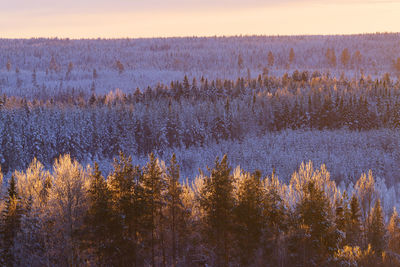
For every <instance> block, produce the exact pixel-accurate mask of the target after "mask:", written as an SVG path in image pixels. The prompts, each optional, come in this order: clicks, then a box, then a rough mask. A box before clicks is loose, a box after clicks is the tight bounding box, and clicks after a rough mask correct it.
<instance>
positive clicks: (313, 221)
mask: <svg viewBox="0 0 400 267" xmlns="http://www.w3.org/2000/svg"><path fill="white" fill-rule="evenodd" d="M303 192H304V197H303V199H302V200H301V201H300V203H299V204H298V206H297V211H298V213H299V217H300V222H301V224H303V225H305V226H306V227H307V228H308V229H309V239H310V243H311V244H312V245H311V248H308V249H311V251H313V253H312V254H311V255H312V256H313V258H314V259H312V258H310V259H309V260H310V261H315V262H319V263H320V264H321V263H322V261H324V260H325V259H326V258H327V257H328V256H329V255H333V252H334V251H335V250H336V249H337V235H336V231H335V227H334V225H333V223H332V221H331V218H330V216H329V213H330V211H329V209H330V205H329V200H328V198H327V196H326V194H325V192H324V191H322V190H321V189H319V188H318V187H317V186H316V184H315V182H314V181H309V182H307V183H306V184H305V185H304V187H303Z"/></svg>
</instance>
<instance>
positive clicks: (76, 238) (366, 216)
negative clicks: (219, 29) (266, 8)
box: [0, 34, 400, 266]
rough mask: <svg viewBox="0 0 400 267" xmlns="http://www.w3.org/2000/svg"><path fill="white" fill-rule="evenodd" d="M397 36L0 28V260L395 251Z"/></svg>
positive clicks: (235, 260)
mask: <svg viewBox="0 0 400 267" xmlns="http://www.w3.org/2000/svg"><path fill="white" fill-rule="evenodd" d="M399 43H400V34H365V35H350V36H339V35H338V36H270V37H263V36H238V37H208V38H198V37H192V38H154V39H119V40H112V39H111V40H107V39H96V40H95V39H93V40H69V39H21V40H17V39H0V166H1V189H0V195H1V196H0V201H1V204H0V210H1V212H2V213H1V214H2V220H1V224H0V225H1V227H0V228H1V231H0V236H1V238H2V239H1V240H2V241H1V259H0V265H5V266H44V265H45V266H82V265H88V266H188V265H194V266H204V265H208V266H313V265H314V266H330V265H332V266H376V265H378V264H382V265H384V266H395V265H400V245H399V244H400V218H399V217H398V215H397V212H396V211H395V207H400V201H398V200H397V199H399V197H400V174H399V171H398V170H399V167H400V143H399V140H400V139H399V138H400V132H399V127H400V80H399V79H398V77H399V75H400V46H399ZM150 154H151V156H149V155H150ZM173 155H174V156H173ZM224 155H226V156H224ZM217 157H219V158H217ZM171 158H173V159H171ZM216 158H217V160H216ZM164 162H166V163H164ZM311 162H313V163H314V165H315V167H317V168H315V167H313V166H312V163H311ZM305 163H306V164H305ZM229 166H231V167H229ZM320 166H321V167H320ZM178 169H179V171H178ZM328 171H329V172H328ZM299 261H300V262H301V263H300V262H299Z"/></svg>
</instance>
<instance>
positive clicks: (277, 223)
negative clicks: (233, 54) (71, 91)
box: [0, 153, 400, 266]
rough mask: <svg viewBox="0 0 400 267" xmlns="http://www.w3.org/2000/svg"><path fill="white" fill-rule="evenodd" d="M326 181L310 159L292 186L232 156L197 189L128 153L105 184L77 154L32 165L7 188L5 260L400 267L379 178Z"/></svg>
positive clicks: (396, 234) (171, 167)
mask: <svg viewBox="0 0 400 267" xmlns="http://www.w3.org/2000/svg"><path fill="white" fill-rule="evenodd" d="M329 176H330V175H329V172H328V171H327V170H326V168H325V166H324V165H322V166H321V167H320V168H319V169H314V168H313V165H312V163H311V162H309V163H307V164H304V163H303V164H301V166H300V168H299V169H298V171H296V172H295V173H293V175H292V178H291V180H290V181H289V183H287V184H285V183H281V182H280V181H279V180H278V178H277V177H276V175H275V174H274V173H272V174H270V175H269V176H267V177H262V176H261V173H260V172H258V171H255V172H253V173H247V172H244V171H243V170H241V169H240V168H236V169H235V170H232V168H231V167H230V166H229V163H228V159H227V157H226V156H224V157H223V158H222V159H218V158H217V159H216V161H215V164H214V166H213V167H212V168H209V169H208V170H207V172H200V174H199V176H198V177H197V178H196V179H195V180H193V181H192V182H190V183H189V182H183V181H184V177H181V176H180V167H179V165H178V164H177V161H176V158H175V155H173V156H172V158H171V160H170V162H169V163H168V164H167V165H166V164H165V163H163V162H162V161H160V160H158V159H157V158H156V157H155V156H154V155H153V154H150V156H149V160H148V162H147V163H146V164H145V165H143V166H134V165H132V162H131V159H130V157H126V156H125V155H124V154H123V153H120V155H119V157H118V158H117V159H115V161H114V170H113V172H112V173H111V174H110V175H109V176H108V177H107V178H105V177H104V176H103V175H102V173H101V172H100V171H99V166H98V165H97V163H96V164H94V166H93V167H91V166H88V167H87V168H83V167H82V166H81V165H80V164H79V163H78V162H76V161H74V160H72V159H71V157H70V156H69V155H66V156H61V157H59V158H58V159H57V160H56V161H55V163H54V165H53V169H52V171H51V172H48V171H46V170H45V169H44V167H43V165H42V164H41V163H40V162H39V161H37V160H36V159H34V160H33V161H32V163H31V164H30V165H29V167H28V168H27V169H26V170H25V171H15V172H14V173H13V175H12V177H11V178H10V180H8V181H2V191H1V198H0V199H1V202H0V204H1V205H0V207H1V220H0V229H1V231H0V236H1V239H0V240H1V242H0V263H1V265H3V266H82V265H85V266H204V265H209V266H398V265H399V264H400V218H399V215H398V213H397V211H396V209H394V210H393V213H392V214H384V213H383V211H382V207H381V198H380V196H379V194H380V192H379V191H377V190H376V188H375V181H374V178H373V176H372V173H371V172H369V173H368V174H363V175H362V176H361V178H360V179H359V180H358V181H357V183H356V184H355V185H354V186H349V187H348V191H346V190H343V189H341V188H339V187H337V186H336V184H335V182H333V181H331V180H330V178H329ZM2 177H3V176H1V178H2ZM1 180H3V178H2V179H1ZM389 217H390V220H387V219H386V218H389Z"/></svg>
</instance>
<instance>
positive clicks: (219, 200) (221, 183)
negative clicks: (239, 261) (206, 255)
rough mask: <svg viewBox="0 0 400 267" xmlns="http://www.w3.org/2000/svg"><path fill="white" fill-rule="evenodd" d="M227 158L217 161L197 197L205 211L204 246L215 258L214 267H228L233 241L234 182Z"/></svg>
mask: <svg viewBox="0 0 400 267" xmlns="http://www.w3.org/2000/svg"><path fill="white" fill-rule="evenodd" d="M230 172H231V169H230V167H229V166H228V158H227V156H226V155H224V157H223V158H222V160H221V161H219V158H218V157H217V159H216V161H215V167H214V168H213V169H212V170H211V175H210V176H208V177H206V178H205V181H204V183H205V184H204V187H203V189H202V191H201V193H200V207H201V208H202V210H203V211H204V217H203V225H204V230H205V232H204V235H205V237H206V240H205V241H206V245H207V246H208V248H209V249H210V250H212V251H214V252H215V254H216V262H215V265H216V266H229V262H230V246H231V244H230V241H231V239H232V237H231V235H232V234H231V233H232V216H233V207H234V199H233V178H232V175H231V173H230Z"/></svg>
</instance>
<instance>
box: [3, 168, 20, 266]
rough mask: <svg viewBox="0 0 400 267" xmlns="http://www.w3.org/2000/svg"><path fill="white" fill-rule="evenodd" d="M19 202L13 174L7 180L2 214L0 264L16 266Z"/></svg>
mask: <svg viewBox="0 0 400 267" xmlns="http://www.w3.org/2000/svg"><path fill="white" fill-rule="evenodd" d="M21 215H22V209H21V203H20V198H19V196H18V192H17V184H16V180H15V177H14V175H12V176H11V180H10V182H9V186H8V190H7V195H6V200H5V209H4V210H3V214H2V225H1V226H2V227H1V235H2V255H1V260H2V265H4V266H17V265H18V259H16V258H15V251H14V249H15V238H16V236H17V234H18V232H19V231H20V226H21Z"/></svg>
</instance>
